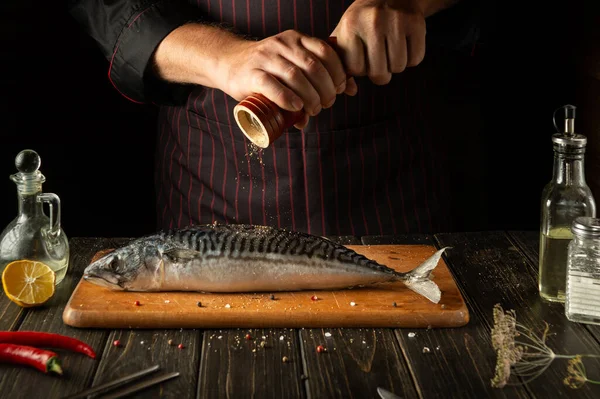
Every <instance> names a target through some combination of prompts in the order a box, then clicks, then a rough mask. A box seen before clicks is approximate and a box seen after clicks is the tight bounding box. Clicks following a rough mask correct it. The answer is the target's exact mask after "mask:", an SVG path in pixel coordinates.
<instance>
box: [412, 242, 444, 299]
mask: <svg viewBox="0 0 600 399" xmlns="http://www.w3.org/2000/svg"><path fill="white" fill-rule="evenodd" d="M449 248H451V247H444V248H442V249H440V250H438V251H437V252H436V253H434V254H433V255H431V256H430V257H429V258H427V260H425V262H423V263H421V264H420V265H419V266H417V267H415V268H414V269H413V270H411V271H410V272H408V273H406V274H405V275H404V277H403V280H404V284H405V285H406V287H408V288H409V289H411V290H413V291H414V292H416V293H418V294H421V295H423V296H424V297H425V298H427V299H429V300H430V301H431V302H433V303H438V302H439V301H440V298H441V295H442V294H441V291H440V288H439V287H438V286H437V284H436V283H434V282H433V281H431V280H430V275H431V272H432V271H433V269H435V268H436V267H437V265H438V263H439V261H440V258H441V257H442V254H443V253H444V251H445V250H446V249H449Z"/></svg>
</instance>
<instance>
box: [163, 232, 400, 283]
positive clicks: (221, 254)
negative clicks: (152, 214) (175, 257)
mask: <svg viewBox="0 0 600 399" xmlns="http://www.w3.org/2000/svg"><path fill="white" fill-rule="evenodd" d="M158 236H159V237H160V238H161V239H163V240H164V241H165V242H167V243H169V244H171V245H174V246H178V247H179V246H182V247H184V248H187V249H192V250H194V251H197V252H198V253H199V254H200V255H201V256H202V257H204V258H205V259H210V258H212V257H216V258H228V259H239V260H248V261H252V260H256V259H260V258H263V257H265V256H266V255H270V256H271V258H272V259H273V260H276V259H277V260H279V259H281V260H283V259H286V258H287V259H286V260H287V261H289V262H308V261H310V260H323V261H331V262H333V261H337V262H339V263H340V264H348V265H354V266H357V267H361V268H363V267H364V268H368V269H371V270H374V271H377V272H381V273H389V274H391V275H397V274H398V273H396V271H394V270H393V269H390V268H389V267H386V266H384V265H381V264H379V263H377V262H375V261H373V260H370V259H368V258H366V257H365V256H363V255H361V254H358V253H357V252H355V251H353V250H351V249H349V248H347V247H345V246H343V245H339V244H336V243H334V242H333V241H330V240H328V239H326V238H322V237H317V236H313V235H309V234H305V233H301V232H295V231H289V230H284V229H275V228H272V227H267V226H253V225H239V224H228V225H203V226H196V227H188V228H184V229H181V230H169V231H167V232H164V233H160V234H159V235H158ZM277 255H278V256H277ZM313 263H314V264H315V266H318V265H319V264H320V262H313Z"/></svg>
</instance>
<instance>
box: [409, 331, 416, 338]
mask: <svg viewBox="0 0 600 399" xmlns="http://www.w3.org/2000/svg"><path fill="white" fill-rule="evenodd" d="M415 335H417V334H415V333H414V332H409V333H408V338H414V337H415Z"/></svg>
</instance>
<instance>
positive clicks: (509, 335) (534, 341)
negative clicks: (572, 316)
mask: <svg viewBox="0 0 600 399" xmlns="http://www.w3.org/2000/svg"><path fill="white" fill-rule="evenodd" d="M493 315H494V326H493V327H492V334H491V338H492V346H493V348H494V350H495V351H496V370H495V375H494V378H493V379H492V380H491V383H492V387H494V388H502V387H504V386H506V385H520V384H526V383H528V382H530V381H532V380H534V379H535V378H537V377H539V376H540V375H542V373H544V371H546V369H547V368H548V367H549V366H550V364H551V363H552V362H553V361H554V359H571V361H570V362H569V368H568V373H569V375H568V376H567V377H566V378H565V380H564V382H565V384H567V385H568V386H571V387H572V388H573V387H576V385H577V387H580V386H583V384H585V382H593V383H596V381H593V380H589V379H587V377H586V376H585V368H583V363H582V362H581V358H582V357H600V355H589V354H577V355H559V354H556V353H554V351H553V350H552V349H550V348H549V347H548V345H547V344H546V338H547V336H548V332H549V330H550V328H549V326H548V323H545V322H544V323H545V325H546V327H545V329H544V333H543V334H542V336H541V337H540V336H538V335H537V334H536V333H535V332H534V331H533V330H532V329H530V328H527V327H525V326H524V325H522V324H520V323H518V322H517V317H516V312H515V311H514V310H508V311H504V310H503V309H502V306H500V304H496V305H495V306H494V310H493ZM576 359H579V361H576ZM582 370H583V371H582ZM511 375H514V376H516V377H519V378H520V379H521V381H520V382H514V383H509V379H510V376H511ZM582 381H583V382H582ZM578 384H579V385H578Z"/></svg>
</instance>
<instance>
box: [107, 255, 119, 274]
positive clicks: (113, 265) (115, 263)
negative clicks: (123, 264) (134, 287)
mask: <svg viewBox="0 0 600 399" xmlns="http://www.w3.org/2000/svg"><path fill="white" fill-rule="evenodd" d="M118 267H119V258H114V259H113V260H112V261H111V262H110V263H109V264H108V268H109V269H110V270H112V271H113V272H115V271H117V268H118Z"/></svg>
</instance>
